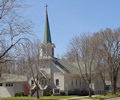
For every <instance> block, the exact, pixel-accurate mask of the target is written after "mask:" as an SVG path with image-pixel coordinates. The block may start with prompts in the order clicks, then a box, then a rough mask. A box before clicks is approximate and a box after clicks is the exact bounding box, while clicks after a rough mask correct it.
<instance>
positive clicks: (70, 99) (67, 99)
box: [59, 95, 99, 100]
mask: <svg viewBox="0 0 120 100" xmlns="http://www.w3.org/2000/svg"><path fill="white" fill-rule="evenodd" d="M97 96H99V95H92V97H97ZM86 97H89V96H79V97H74V98H66V99H59V100H72V99H80V100H91V99H82V98H86Z"/></svg>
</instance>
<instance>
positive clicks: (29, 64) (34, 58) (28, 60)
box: [17, 40, 41, 98]
mask: <svg viewBox="0 0 120 100" xmlns="http://www.w3.org/2000/svg"><path fill="white" fill-rule="evenodd" d="M39 45H40V41H39V40H35V41H33V42H32V41H31V42H29V41H26V42H25V43H24V45H23V46H22V47H21V48H22V50H21V58H24V61H23V62H24V63H23V64H22V66H21V67H18V69H21V68H23V66H25V67H26V69H27V70H26V72H28V70H29V71H30V73H28V74H30V75H28V76H30V78H31V77H33V80H34V82H35V87H34V89H35V90H36V91H37V98H39V89H40V88H39V84H40V78H41V76H40V73H39V70H40V65H41V61H40V48H39ZM19 60H20V61H22V59H19ZM21 63H22V62H19V61H18V65H17V66H19V65H20V64H21ZM21 72H23V70H21ZM34 92H35V91H34ZM31 95H32V94H31Z"/></svg>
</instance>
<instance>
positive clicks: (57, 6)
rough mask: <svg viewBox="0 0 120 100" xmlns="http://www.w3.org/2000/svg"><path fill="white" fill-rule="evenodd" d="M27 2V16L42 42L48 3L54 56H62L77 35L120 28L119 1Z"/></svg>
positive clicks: (58, 0) (35, 0) (43, 0)
mask: <svg viewBox="0 0 120 100" xmlns="http://www.w3.org/2000/svg"><path fill="white" fill-rule="evenodd" d="M25 3H26V4H28V5H30V7H29V8H27V9H26V10H25V11H24V16H25V17H26V18H27V19H31V20H32V21H33V23H35V26H34V29H33V31H34V34H36V36H37V37H38V38H39V39H40V40H41V41H42V38H43V30H44V23H45V10H46V9H45V5H46V4H48V17H49V24H50V31H51V36H52V42H53V43H55V45H56V48H55V55H63V54H64V53H65V52H66V51H67V45H68V43H69V42H70V40H71V39H72V37H74V36H76V35H79V34H84V33H86V32H90V33H93V32H97V31H99V30H100V29H106V28H111V29H114V28H118V27H120V0H26V1H25Z"/></svg>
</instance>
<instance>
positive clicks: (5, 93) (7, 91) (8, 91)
mask: <svg viewBox="0 0 120 100" xmlns="http://www.w3.org/2000/svg"><path fill="white" fill-rule="evenodd" d="M23 84H24V83H13V86H10V87H6V83H3V86H0V97H14V96H15V93H18V92H24V90H23Z"/></svg>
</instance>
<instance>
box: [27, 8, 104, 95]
mask: <svg viewBox="0 0 120 100" xmlns="http://www.w3.org/2000/svg"><path fill="white" fill-rule="evenodd" d="M54 48H55V44H54V43H53V42H52V38H51V33H50V26H49V20H48V12H47V7H46V16H45V26H44V34H43V42H42V44H40V59H41V62H40V67H39V68H38V71H37V70H36V69H35V68H33V70H34V73H36V72H38V73H39V75H41V76H42V78H40V81H39V88H40V90H43V91H44V92H46V91H49V90H53V89H59V90H60V91H65V93H66V95H67V94H71V93H73V92H75V91H88V86H87V84H85V82H84V81H83V80H82V78H81V77H80V72H79V69H78V67H77V66H76V64H75V63H73V62H70V61H67V60H62V59H58V58H55V57H54ZM36 75H37V74H36ZM27 76H29V78H28V80H29V81H28V82H29V84H30V85H33V90H34V88H35V82H34V79H33V77H32V75H31V71H29V72H28V73H27ZM92 84H93V85H92V87H91V89H92V90H93V91H103V85H102V81H98V80H97V81H95V82H93V83H92ZM98 86H99V87H98ZM33 94H34V93H32V95H33Z"/></svg>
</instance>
